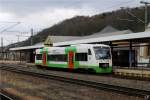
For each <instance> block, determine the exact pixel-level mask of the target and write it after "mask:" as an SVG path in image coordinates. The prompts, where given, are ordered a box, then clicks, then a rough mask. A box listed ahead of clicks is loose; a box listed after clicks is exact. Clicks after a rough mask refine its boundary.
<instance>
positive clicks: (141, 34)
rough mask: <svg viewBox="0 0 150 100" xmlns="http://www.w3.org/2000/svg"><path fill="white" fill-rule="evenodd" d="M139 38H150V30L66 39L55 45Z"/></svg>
mask: <svg viewBox="0 0 150 100" xmlns="http://www.w3.org/2000/svg"><path fill="white" fill-rule="evenodd" d="M138 38H150V32H139V33H131V34H121V35H113V36H104V37H94V38H87V39H80V40H73V41H66V42H58V43H54V44H53V46H63V45H72V44H80V43H95V42H107V41H117V40H129V39H138Z"/></svg>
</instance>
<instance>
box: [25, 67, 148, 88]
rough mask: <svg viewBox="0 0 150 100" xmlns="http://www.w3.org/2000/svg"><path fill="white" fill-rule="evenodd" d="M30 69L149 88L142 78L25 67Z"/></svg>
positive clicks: (119, 84) (125, 85) (124, 85)
mask: <svg viewBox="0 0 150 100" xmlns="http://www.w3.org/2000/svg"><path fill="white" fill-rule="evenodd" d="M27 68H29V69H30V70H32V71H36V72H40V73H46V74H54V75H58V76H64V77H71V78H76V79H81V80H88V81H94V82H101V83H106V84H111V85H118V86H123V87H130V88H136V89H143V90H149V91H150V82H149V81H142V80H133V79H122V78H118V77H112V76H111V75H108V76H107V75H105V76H103V75H91V74H87V73H83V74H81V73H70V72H63V71H54V70H53V71H51V70H47V69H37V68H36V67H33V66H32V67H27Z"/></svg>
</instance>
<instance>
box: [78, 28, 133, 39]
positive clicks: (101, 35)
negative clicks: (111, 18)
mask: <svg viewBox="0 0 150 100" xmlns="http://www.w3.org/2000/svg"><path fill="white" fill-rule="evenodd" d="M129 33H132V31H131V30H123V31H116V32H109V33H101V32H99V33H96V34H92V35H88V36H84V37H81V38H82V39H88V38H96V37H105V36H113V35H121V34H129Z"/></svg>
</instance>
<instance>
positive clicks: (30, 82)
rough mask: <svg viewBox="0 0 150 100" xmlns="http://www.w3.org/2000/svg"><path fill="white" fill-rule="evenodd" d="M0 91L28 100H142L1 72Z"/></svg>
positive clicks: (140, 99)
mask: <svg viewBox="0 0 150 100" xmlns="http://www.w3.org/2000/svg"><path fill="white" fill-rule="evenodd" d="M1 76H2V77H1V89H3V90H7V91H9V92H12V93H15V94H16V95H18V96H20V97H22V98H23V99H28V100H31V99H33V100H41V99H44V100H45V99H48V100H143V99H142V98H138V97H133V96H126V95H123V94H117V93H111V92H106V91H103V90H98V89H94V88H90V87H86V86H80V85H75V84H69V83H65V82H60V81H54V80H50V79H49V80H47V79H43V78H37V77H33V76H29V75H22V74H18V73H13V72H9V71H4V70H1Z"/></svg>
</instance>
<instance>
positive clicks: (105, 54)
mask: <svg viewBox="0 0 150 100" xmlns="http://www.w3.org/2000/svg"><path fill="white" fill-rule="evenodd" d="M94 52H95V56H96V60H100V59H110V58H111V55H110V48H109V47H94Z"/></svg>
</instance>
